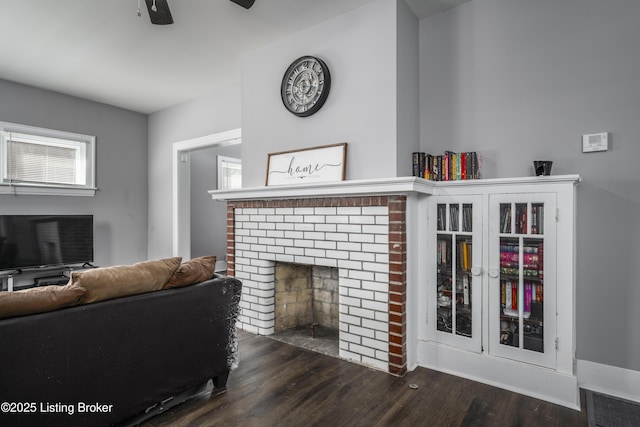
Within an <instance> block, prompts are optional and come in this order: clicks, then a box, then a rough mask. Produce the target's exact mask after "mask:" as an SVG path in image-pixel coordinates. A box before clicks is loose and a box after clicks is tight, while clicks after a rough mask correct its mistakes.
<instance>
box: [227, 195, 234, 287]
mask: <svg viewBox="0 0 640 427" xmlns="http://www.w3.org/2000/svg"><path fill="white" fill-rule="evenodd" d="M234 214H235V207H234V205H233V204H231V203H227V276H235V274H236V229H235V217H234Z"/></svg>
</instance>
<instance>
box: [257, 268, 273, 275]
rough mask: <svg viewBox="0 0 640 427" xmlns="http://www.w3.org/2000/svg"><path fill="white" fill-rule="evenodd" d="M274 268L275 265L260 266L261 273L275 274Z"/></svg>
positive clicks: (259, 271)
mask: <svg viewBox="0 0 640 427" xmlns="http://www.w3.org/2000/svg"><path fill="white" fill-rule="evenodd" d="M274 270H275V269H274V268H273V267H258V273H259V274H273V273H274Z"/></svg>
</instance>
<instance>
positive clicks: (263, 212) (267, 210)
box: [258, 208, 276, 215]
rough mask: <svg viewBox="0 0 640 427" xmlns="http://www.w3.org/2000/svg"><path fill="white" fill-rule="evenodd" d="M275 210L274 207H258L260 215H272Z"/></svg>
mask: <svg viewBox="0 0 640 427" xmlns="http://www.w3.org/2000/svg"><path fill="white" fill-rule="evenodd" d="M275 212H276V211H275V209H274V208H258V214H260V215H273V214H274V213H275Z"/></svg>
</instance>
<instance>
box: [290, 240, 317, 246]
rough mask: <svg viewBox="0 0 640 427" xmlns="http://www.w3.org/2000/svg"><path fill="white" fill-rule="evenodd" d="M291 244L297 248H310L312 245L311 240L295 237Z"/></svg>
mask: <svg viewBox="0 0 640 427" xmlns="http://www.w3.org/2000/svg"><path fill="white" fill-rule="evenodd" d="M293 244H294V245H295V246H296V247H298V248H312V247H313V246H314V242H313V240H305V239H296V240H295V241H294V242H293Z"/></svg>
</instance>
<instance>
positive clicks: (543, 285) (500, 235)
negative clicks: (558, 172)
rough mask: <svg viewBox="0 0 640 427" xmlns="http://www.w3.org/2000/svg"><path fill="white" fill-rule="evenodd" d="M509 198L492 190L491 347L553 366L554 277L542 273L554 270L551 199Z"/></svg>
mask: <svg viewBox="0 0 640 427" xmlns="http://www.w3.org/2000/svg"><path fill="white" fill-rule="evenodd" d="M541 197H542V199H545V198H546V199H549V200H541ZM514 198H515V199H516V200H518V201H516V202H514V201H512V200H513V199H514ZM496 199H497V200H496ZM510 199H511V200H509V199H500V197H499V196H496V197H494V198H492V204H491V206H492V212H496V213H499V215H495V216H493V219H492V222H494V223H495V224H496V225H498V228H497V230H496V229H495V228H494V229H493V230H492V231H493V234H492V236H491V241H492V242H497V243H496V244H493V245H492V247H491V248H490V251H491V254H490V256H491V258H492V261H491V262H490V265H491V266H492V268H490V270H489V276H490V281H491V287H490V325H489V327H490V330H491V331H493V332H494V333H493V334H491V332H490V334H491V335H492V341H491V352H492V353H494V354H498V355H501V356H511V357H514V358H517V359H518V360H526V361H529V362H531V363H536V364H540V365H544V366H553V365H554V361H555V356H554V353H555V348H554V347H555V345H554V339H555V321H554V315H553V313H554V312H555V304H554V297H553V295H554V294H555V288H554V286H555V280H554V279H553V277H552V276H553V274H550V275H549V276H550V277H549V278H547V275H546V274H545V273H546V272H552V271H553V260H554V259H555V255H554V251H555V249H553V248H554V247H555V243H552V239H553V234H554V230H555V227H554V225H555V221H551V219H555V207H554V200H553V199H552V198H550V197H549V196H548V195H542V196H540V197H536V196H535V195H532V196H528V195H527V196H522V197H514V196H512V197H511V198H510ZM522 199H524V200H522ZM549 297H550V299H549ZM548 299H549V301H548ZM547 302H550V303H551V304H550V305H548V304H547Z"/></svg>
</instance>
